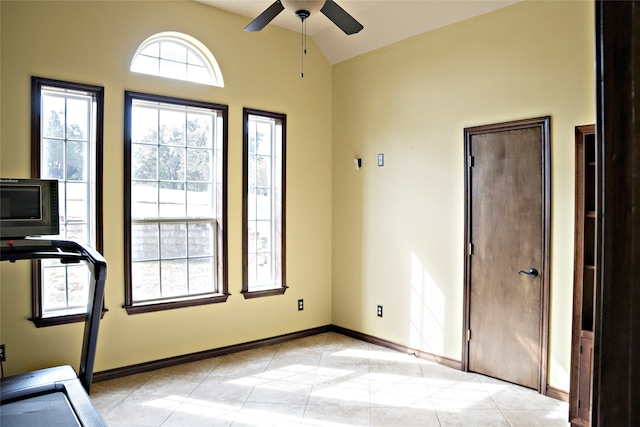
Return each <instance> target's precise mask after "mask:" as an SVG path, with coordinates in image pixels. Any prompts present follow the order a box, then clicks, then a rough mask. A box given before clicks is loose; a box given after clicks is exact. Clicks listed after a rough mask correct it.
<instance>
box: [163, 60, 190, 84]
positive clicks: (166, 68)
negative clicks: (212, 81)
mask: <svg viewBox="0 0 640 427" xmlns="http://www.w3.org/2000/svg"><path fill="white" fill-rule="evenodd" d="M160 75H161V76H162V77H168V78H170V79H178V80H186V79H187V64H184V63H179V62H173V61H165V60H164V59H161V60H160Z"/></svg>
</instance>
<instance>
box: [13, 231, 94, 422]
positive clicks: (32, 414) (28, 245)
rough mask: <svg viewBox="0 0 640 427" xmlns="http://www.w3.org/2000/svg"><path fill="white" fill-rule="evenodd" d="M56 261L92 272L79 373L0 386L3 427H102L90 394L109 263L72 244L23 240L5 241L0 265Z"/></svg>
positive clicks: (20, 378)
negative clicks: (44, 260)
mask: <svg viewBox="0 0 640 427" xmlns="http://www.w3.org/2000/svg"><path fill="white" fill-rule="evenodd" d="M45 258H53V259H59V260H60V261H61V262H62V263H78V262H85V263H86V265H87V267H88V268H89V270H90V271H91V280H90V284H89V298H88V303H87V317H86V321H85V327H84V339H83V341H82V354H81V357H80V373H79V375H76V372H75V370H74V369H73V368H72V367H71V366H56V367H52V368H46V369H41V370H37V371H32V372H27V373H24V374H18V375H14V376H10V377H6V378H3V379H2V382H1V383H0V426H2V427H27V426H38V427H43V426H47V427H58V426H59V427H71V426H74V427H75V426H83V427H94V426H95V427H102V426H106V425H107V424H106V423H105V421H104V420H103V419H102V417H101V416H100V413H99V412H98V411H97V409H96V408H95V406H94V405H93V403H92V402H91V398H90V397H89V391H90V389H91V382H92V379H93V364H94V360H95V355H96V344H97V341H98V327H99V325H100V317H101V315H102V307H103V299H104V287H105V281H106V279H107V262H106V261H105V259H104V258H103V257H102V255H100V254H99V253H98V252H97V251H96V250H95V249H93V248H91V247H89V246H88V245H84V244H82V243H78V242H74V241H70V240H47V239H39V238H23V239H16V240H2V241H0V261H10V262H15V261H19V260H34V259H45Z"/></svg>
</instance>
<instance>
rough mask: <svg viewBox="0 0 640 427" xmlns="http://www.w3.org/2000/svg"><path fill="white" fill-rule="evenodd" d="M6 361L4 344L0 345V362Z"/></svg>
mask: <svg viewBox="0 0 640 427" xmlns="http://www.w3.org/2000/svg"><path fill="white" fill-rule="evenodd" d="M5 360H7V353H6V350H5V348H4V344H0V362H4V361H5Z"/></svg>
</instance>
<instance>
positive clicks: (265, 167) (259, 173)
mask: <svg viewBox="0 0 640 427" xmlns="http://www.w3.org/2000/svg"><path fill="white" fill-rule="evenodd" d="M256 186H257V187H263V188H264V187H271V156H258V157H257V158H256Z"/></svg>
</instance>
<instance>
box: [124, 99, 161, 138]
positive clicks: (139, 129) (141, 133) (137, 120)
mask: <svg viewBox="0 0 640 427" xmlns="http://www.w3.org/2000/svg"><path fill="white" fill-rule="evenodd" d="M131 141H132V142H134V143H135V142H147V143H150V144H157V143H158V110H157V109H155V108H144V107H134V108H133V111H132V113H131Z"/></svg>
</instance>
